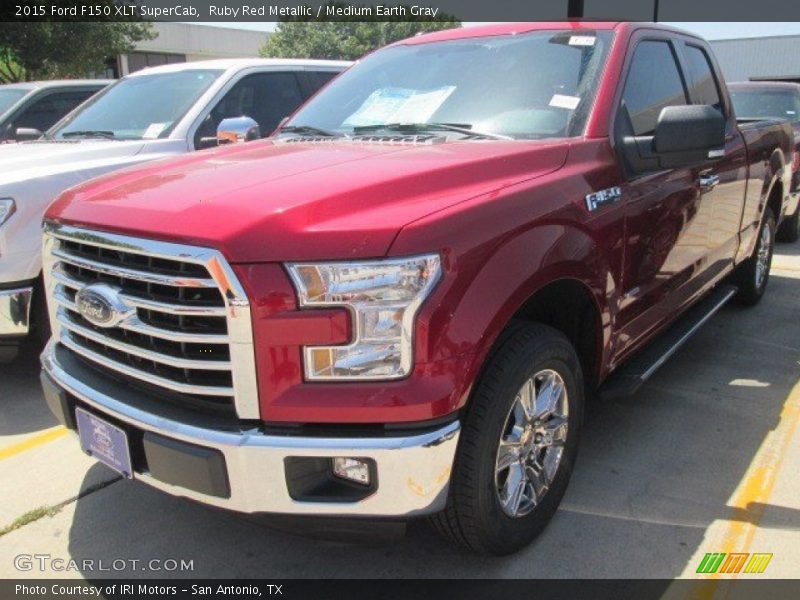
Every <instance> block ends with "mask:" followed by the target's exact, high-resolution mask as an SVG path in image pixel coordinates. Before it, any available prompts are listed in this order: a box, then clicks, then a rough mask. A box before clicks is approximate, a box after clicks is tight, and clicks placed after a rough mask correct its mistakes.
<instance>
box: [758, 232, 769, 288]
mask: <svg viewBox="0 0 800 600" xmlns="http://www.w3.org/2000/svg"><path fill="white" fill-rule="evenodd" d="M771 242H772V231H771V230H770V228H769V226H768V225H766V224H765V225H764V226H763V227H762V228H761V241H760V242H759V246H758V256H757V257H756V288H761V286H762V285H763V284H764V279H765V278H766V276H767V273H768V272H769V255H770V249H771V247H772V243H771Z"/></svg>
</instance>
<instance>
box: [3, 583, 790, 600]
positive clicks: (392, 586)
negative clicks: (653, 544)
mask: <svg viewBox="0 0 800 600" xmlns="http://www.w3.org/2000/svg"><path fill="white" fill-rule="evenodd" d="M757 594H760V595H762V597H768V598H798V597H800V579H798V580H778V579H746V580H731V579H710V578H709V579H694V580H686V579H684V580H676V581H673V580H662V579H644V580H621V579H582V580H571V579H567V580H564V579H546V580H541V579H540V580H533V579H457V580H453V579H404V580H392V579H326V580H315V579H302V580H301V579H287V580H281V579H275V580H268V579H258V580H256V579H254V580H244V579H232V580H213V579H205V580H189V579H160V580H141V579H140V580H132V579H102V580H100V579H96V580H93V581H82V580H55V579H49V580H48V579H39V580H35V579H28V580H21V579H19V580H14V579H6V580H0V598H2V599H3V600H7V599H11V598H30V599H39V598H47V599H50V598H54V599H59V600H73V599H75V600H84V599H88V598H104V599H106V600H151V599H152V600H159V599H161V598H175V599H179V600H182V599H186V598H206V599H214V600H216V599H220V598H235V599H237V600H239V599H242V600H248V599H254V598H281V599H283V598H286V599H287V600H288V599H291V600H294V599H298V600H316V599H320V600H359V599H361V598H364V599H369V600H401V599H403V600H405V599H414V600H425V599H428V598H430V599H436V600H472V599H480V600H483V599H494V598H498V597H513V598H515V599H517V600H521V599H525V598H536V599H537V600H540V599H545V598H569V599H570V600H582V599H584V598H585V599H587V600H588V599H591V600H597V599H606V598H607V599H614V600H628V599H630V600H647V599H650V598H676V599H678V598H681V599H683V598H698V599H699V598H709V599H710V598H728V597H735V598H753V597H757V596H756V595H757Z"/></svg>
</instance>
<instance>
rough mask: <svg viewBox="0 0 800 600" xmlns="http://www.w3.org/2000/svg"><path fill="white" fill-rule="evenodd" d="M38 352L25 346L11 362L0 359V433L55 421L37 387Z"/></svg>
mask: <svg viewBox="0 0 800 600" xmlns="http://www.w3.org/2000/svg"><path fill="white" fill-rule="evenodd" d="M39 352H40V349H39V348H31V347H26V348H25V349H24V350H23V351H22V352H21V353H20V355H19V356H18V357H17V358H16V359H15V360H14V361H13V362H11V363H0V436H6V435H20V434H25V433H35V432H37V431H41V430H42V429H47V428H48V427H53V426H54V425H58V421H57V420H56V418H55V417H54V416H53V415H52V414H51V413H50V410H49V409H48V408H47V404H46V403H45V401H44V396H43V395H42V392H41V389H40V387H39V372H40V370H41V367H40V363H39Z"/></svg>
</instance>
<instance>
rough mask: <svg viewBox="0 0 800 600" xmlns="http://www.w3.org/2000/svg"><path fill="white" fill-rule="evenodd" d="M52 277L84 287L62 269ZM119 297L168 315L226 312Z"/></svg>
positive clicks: (217, 308) (221, 308) (72, 286)
mask: <svg viewBox="0 0 800 600" xmlns="http://www.w3.org/2000/svg"><path fill="white" fill-rule="evenodd" d="M51 276H52V277H53V279H55V280H56V281H58V282H59V283H60V284H62V285H63V286H65V287H68V288H70V289H72V290H74V291H76V292H78V291H80V290H82V289H83V288H84V287H86V284H85V283H84V282H82V281H78V280H77V279H75V278H74V277H70V276H69V275H68V274H66V273H64V272H62V271H58V270H56V271H53V272H52V273H51ZM120 297H121V298H122V299H123V300H124V301H125V303H126V304H128V305H130V306H135V307H137V308H144V309H147V310H154V311H157V312H162V313H165V314H168V315H185V316H190V317H224V316H225V315H226V314H227V312H228V311H227V310H225V307H224V306H189V305H180V304H169V303H167V302H158V301H156V300H150V299H148V298H142V297H140V296H134V295H131V294H120Z"/></svg>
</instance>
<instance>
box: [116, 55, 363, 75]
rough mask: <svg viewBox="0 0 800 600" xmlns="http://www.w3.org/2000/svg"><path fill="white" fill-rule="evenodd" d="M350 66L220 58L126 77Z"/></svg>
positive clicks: (333, 62) (300, 60)
mask: <svg viewBox="0 0 800 600" xmlns="http://www.w3.org/2000/svg"><path fill="white" fill-rule="evenodd" d="M352 64H353V63H352V62H350V61H346V60H312V59H306V58H220V59H216V60H199V61H196V62H183V63H172V64H169V65H160V66H158V67H148V68H146V69H142V70H141V71H136V72H135V73H131V74H130V75H128V77H139V76H141V75H152V74H154V73H177V72H179V71H186V70H189V69H218V70H223V71H229V70H237V71H238V70H241V69H247V68H250V67H328V68H331V67H336V68H340V69H346V68H347V67H349V66H350V65H352Z"/></svg>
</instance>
